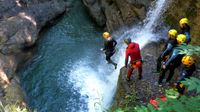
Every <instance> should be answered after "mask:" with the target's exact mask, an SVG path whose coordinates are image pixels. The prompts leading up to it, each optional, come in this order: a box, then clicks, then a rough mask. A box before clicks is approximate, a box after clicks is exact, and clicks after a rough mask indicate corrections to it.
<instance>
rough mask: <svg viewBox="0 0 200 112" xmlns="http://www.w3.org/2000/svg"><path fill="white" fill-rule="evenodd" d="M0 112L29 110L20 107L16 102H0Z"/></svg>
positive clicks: (24, 111)
mask: <svg viewBox="0 0 200 112" xmlns="http://www.w3.org/2000/svg"><path fill="white" fill-rule="evenodd" d="M0 112H29V111H28V109H27V108H22V107H20V106H18V105H16V104H12V105H11V104H8V105H6V106H3V104H2V103H1V102H0Z"/></svg>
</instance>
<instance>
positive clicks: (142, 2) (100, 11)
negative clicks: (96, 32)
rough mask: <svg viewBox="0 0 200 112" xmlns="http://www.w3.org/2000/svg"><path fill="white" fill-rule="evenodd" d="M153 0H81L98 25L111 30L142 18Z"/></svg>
mask: <svg viewBox="0 0 200 112" xmlns="http://www.w3.org/2000/svg"><path fill="white" fill-rule="evenodd" d="M152 1H153V0H83V2H84V4H85V6H86V7H87V8H88V10H89V12H90V15H91V16H92V17H93V19H94V20H95V21H96V22H97V24H98V25H99V26H102V27H106V28H107V30H108V31H110V32H112V31H115V30H117V29H118V28H119V27H122V26H124V25H132V24H134V23H138V22H139V21H141V20H143V19H144V18H145V15H146V11H147V9H148V7H149V6H150V4H151V2H152Z"/></svg>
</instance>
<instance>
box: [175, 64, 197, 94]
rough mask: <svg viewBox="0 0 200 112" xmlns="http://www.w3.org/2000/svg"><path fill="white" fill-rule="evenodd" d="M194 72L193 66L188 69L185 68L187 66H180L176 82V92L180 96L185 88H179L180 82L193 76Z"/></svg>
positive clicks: (194, 67)
mask: <svg viewBox="0 0 200 112" xmlns="http://www.w3.org/2000/svg"><path fill="white" fill-rule="evenodd" d="M195 70H196V66H195V64H193V65H191V66H190V67H187V66H184V65H182V66H181V72H180V76H179V78H178V80H177V82H176V83H177V86H176V87H177V89H178V92H179V93H180V94H183V93H184V90H185V87H184V86H183V87H180V84H181V81H184V80H185V78H190V77H191V76H192V74H193V72H194V71H195Z"/></svg>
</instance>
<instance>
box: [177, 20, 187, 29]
mask: <svg viewBox="0 0 200 112" xmlns="http://www.w3.org/2000/svg"><path fill="white" fill-rule="evenodd" d="M188 23H189V20H188V19H187V18H182V19H181V20H180V21H179V25H180V27H181V28H182V27H183V25H184V24H188Z"/></svg>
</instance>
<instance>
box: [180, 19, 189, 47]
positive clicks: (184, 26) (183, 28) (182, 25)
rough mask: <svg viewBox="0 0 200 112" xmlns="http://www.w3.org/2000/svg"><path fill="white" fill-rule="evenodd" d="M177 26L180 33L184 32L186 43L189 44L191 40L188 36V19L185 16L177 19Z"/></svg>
mask: <svg viewBox="0 0 200 112" xmlns="http://www.w3.org/2000/svg"><path fill="white" fill-rule="evenodd" d="M179 26H180V28H181V33H182V34H185V35H186V37H187V39H186V44H189V43H190V41H191V37H190V26H189V20H188V19H187V18H182V19H181V20H180V21H179Z"/></svg>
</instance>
